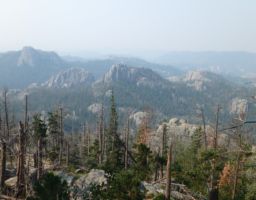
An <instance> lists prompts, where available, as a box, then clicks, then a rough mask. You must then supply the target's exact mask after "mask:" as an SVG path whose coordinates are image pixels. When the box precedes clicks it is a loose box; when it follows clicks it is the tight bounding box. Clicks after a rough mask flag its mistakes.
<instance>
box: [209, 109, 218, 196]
mask: <svg viewBox="0 0 256 200" xmlns="http://www.w3.org/2000/svg"><path fill="white" fill-rule="evenodd" d="M219 113H220V105H218V106H217V112H216V123H215V134H214V141H213V142H214V144H213V145H214V146H213V148H214V150H215V151H216V150H217V148H218V129H219ZM211 165H212V170H211V177H210V184H209V200H218V196H219V188H218V180H217V174H216V160H215V159H213V160H212V161H211Z"/></svg>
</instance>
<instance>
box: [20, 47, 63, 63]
mask: <svg viewBox="0 0 256 200" xmlns="http://www.w3.org/2000/svg"><path fill="white" fill-rule="evenodd" d="M46 60H47V61H48V62H52V63H55V64H56V65H62V64H63V61H62V60H61V58H60V57H59V56H58V55H57V54H56V53H54V52H46V51H41V50H37V49H34V48H32V47H23V49H22V50H21V51H20V55H19V57H18V60H17V66H30V67H35V65H36V64H37V63H43V62H45V61H46Z"/></svg>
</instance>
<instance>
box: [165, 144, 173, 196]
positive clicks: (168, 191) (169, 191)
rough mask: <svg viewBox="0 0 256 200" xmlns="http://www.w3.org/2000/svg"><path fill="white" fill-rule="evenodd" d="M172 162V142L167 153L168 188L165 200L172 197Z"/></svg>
mask: <svg viewBox="0 0 256 200" xmlns="http://www.w3.org/2000/svg"><path fill="white" fill-rule="evenodd" d="M171 163H172V144H171V145H170V147H169V152H168V155H167V165H166V188H165V200H170V199H171V182H172V180H171Z"/></svg>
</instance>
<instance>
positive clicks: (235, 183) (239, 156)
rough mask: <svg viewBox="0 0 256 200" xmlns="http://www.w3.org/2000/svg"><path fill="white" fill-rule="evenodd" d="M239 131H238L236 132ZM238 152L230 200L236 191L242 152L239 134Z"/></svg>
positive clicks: (233, 197)
mask: <svg viewBox="0 0 256 200" xmlns="http://www.w3.org/2000/svg"><path fill="white" fill-rule="evenodd" d="M238 131H239V130H238ZM238 137H239V151H238V153H237V160H236V167H235V177H234V185H233V189H232V198H231V199H232V200H234V199H235V196H236V190H237V182H238V177H239V170H240V159H241V152H240V151H241V150H242V135H241V133H240V132H239V135H238Z"/></svg>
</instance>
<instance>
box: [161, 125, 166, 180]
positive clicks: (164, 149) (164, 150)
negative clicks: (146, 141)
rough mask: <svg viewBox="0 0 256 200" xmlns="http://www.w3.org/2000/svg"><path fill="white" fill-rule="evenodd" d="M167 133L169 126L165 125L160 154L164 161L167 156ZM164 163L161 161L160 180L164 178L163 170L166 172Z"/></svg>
mask: <svg viewBox="0 0 256 200" xmlns="http://www.w3.org/2000/svg"><path fill="white" fill-rule="evenodd" d="M166 132H167V126H166V124H164V125H163V133H162V144H161V152H160V156H161V158H162V159H163V157H164V155H165V154H166V146H167V138H166V137H167V136H166V134H167V133H166ZM163 165H164V163H163V162H162V161H161V163H160V178H163V174H164V172H163V170H164V166H163Z"/></svg>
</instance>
